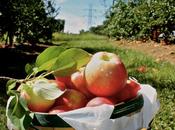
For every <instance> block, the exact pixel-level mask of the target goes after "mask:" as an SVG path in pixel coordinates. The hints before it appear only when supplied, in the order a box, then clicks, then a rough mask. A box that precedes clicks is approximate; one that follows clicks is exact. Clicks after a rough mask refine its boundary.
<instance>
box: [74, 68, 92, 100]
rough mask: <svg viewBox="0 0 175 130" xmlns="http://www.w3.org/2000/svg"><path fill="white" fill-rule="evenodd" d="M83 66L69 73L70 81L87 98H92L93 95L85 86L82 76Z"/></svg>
mask: <svg viewBox="0 0 175 130" xmlns="http://www.w3.org/2000/svg"><path fill="white" fill-rule="evenodd" d="M84 70H85V67H83V68H81V69H80V70H79V71H76V72H75V73H73V74H72V75H71V82H72V84H73V88H74V89H76V90H78V91H80V92H82V93H83V94H84V95H85V96H86V97H87V98H92V97H93V95H92V94H91V93H90V92H89V90H88V89H87V87H86V80H85V77H84Z"/></svg>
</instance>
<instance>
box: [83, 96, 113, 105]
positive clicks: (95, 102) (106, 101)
mask: <svg viewBox="0 0 175 130" xmlns="http://www.w3.org/2000/svg"><path fill="white" fill-rule="evenodd" d="M102 104H109V105H115V103H113V101H112V100H110V99H109V98H106V97H95V98H93V99H91V100H90V101H89V102H88V103H87V104H86V106H87V107H95V106H99V105H102Z"/></svg>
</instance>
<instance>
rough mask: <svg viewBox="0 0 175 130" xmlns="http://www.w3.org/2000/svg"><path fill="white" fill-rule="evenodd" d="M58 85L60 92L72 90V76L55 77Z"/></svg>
mask: <svg viewBox="0 0 175 130" xmlns="http://www.w3.org/2000/svg"><path fill="white" fill-rule="evenodd" d="M55 80H56V83H57V84H58V86H59V88H60V90H62V91H64V90H65V89H67V88H72V86H73V85H72V82H71V77H70V76H64V77H58V76H55Z"/></svg>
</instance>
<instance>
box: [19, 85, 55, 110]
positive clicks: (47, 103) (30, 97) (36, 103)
mask: <svg viewBox="0 0 175 130" xmlns="http://www.w3.org/2000/svg"><path fill="white" fill-rule="evenodd" d="M20 96H21V98H23V99H24V100H26V102H27V106H28V108H29V110H30V111H33V112H47V111H48V110H49V109H50V108H51V107H52V106H53V104H54V103H55V100H47V99H44V98H42V97H41V96H39V95H38V94H37V93H35V92H34V91H33V90H32V89H31V88H28V89H27V90H21V92H20Z"/></svg>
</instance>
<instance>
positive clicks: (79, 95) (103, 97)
mask: <svg viewBox="0 0 175 130" xmlns="http://www.w3.org/2000/svg"><path fill="white" fill-rule="evenodd" d="M53 81H54V82H55V83H56V84H57V86H58V88H59V89H60V90H61V91H64V93H63V94H62V95H61V96H59V97H58V98H56V99H55V100H54V101H48V100H47V101H46V100H42V99H41V100H40V102H39V103H38V104H37V103H36V104H32V103H30V102H28V106H29V109H30V110H32V111H37V112H48V113H50V114H56V113H60V112H66V111H70V110H74V109H78V108H82V107H94V106H98V105H102V104H109V105H116V104H118V103H121V102H125V101H128V100H130V99H132V98H134V97H136V96H137V92H138V90H139V89H140V85H139V83H137V82H136V81H135V80H131V79H128V74H127V70H126V68H125V66H124V64H123V62H122V61H121V59H120V58H119V57H118V56H117V55H116V54H114V53H109V52H97V53H95V54H93V55H92V57H91V59H90V61H89V62H88V64H87V65H86V66H84V67H82V68H81V69H80V70H78V71H77V72H74V73H73V74H71V75H69V76H65V77H58V76H55V79H54V80H53ZM23 97H24V98H25V99H27V96H26V95H24V94H23ZM35 99H36V98H35ZM35 102H38V101H35ZM35 105H36V106H35ZM38 106H40V107H38Z"/></svg>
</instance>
